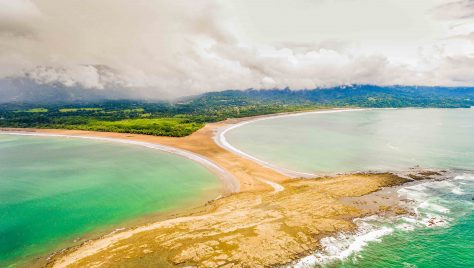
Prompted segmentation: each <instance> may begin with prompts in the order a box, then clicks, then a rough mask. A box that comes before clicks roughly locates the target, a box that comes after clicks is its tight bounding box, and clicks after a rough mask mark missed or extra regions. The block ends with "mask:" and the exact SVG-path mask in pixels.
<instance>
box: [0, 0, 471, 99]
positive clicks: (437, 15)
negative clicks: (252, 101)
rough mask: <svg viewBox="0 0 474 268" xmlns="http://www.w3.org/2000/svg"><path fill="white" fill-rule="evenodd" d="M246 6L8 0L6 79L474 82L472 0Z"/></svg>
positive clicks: (211, 84)
mask: <svg viewBox="0 0 474 268" xmlns="http://www.w3.org/2000/svg"><path fill="white" fill-rule="evenodd" d="M238 2H239V4H238V5H233V4H229V1H219V0H196V1H186V0H134V1H131V0H100V1H98V0H69V1H63V0H14V1H13V0H0V78H3V79H5V78H8V77H27V78H29V79H32V80H33V81H36V82H37V83H39V84H46V85H47V84H57V83H59V84H62V85H64V86H66V87H81V88H84V89H88V90H102V91H107V90H109V89H111V88H123V89H127V90H129V91H130V92H132V93H133V92H137V94H138V93H140V96H141V97H143V98H173V97H178V96H183V95H190V94H196V93H201V92H205V91H216V90H224V89H246V88H257V89H269V88H286V87H289V88H292V89H305V88H318V87H330V86H337V85H346V84H377V85H395V84H397V85H443V86H460V85H462V86H472V85H474V72H472V70H473V69H474V42H473V41H472V40H473V39H472V33H473V32H474V21H473V20H474V1H472V0H462V1H459V0H455V1H444V0H443V1H426V0H420V1H415V2H417V3H416V4H415V3H412V2H414V1H392V0H377V1H375V0H357V1H349V0H334V1H306V0H294V1H286V0H280V1H271V2H268V1H265V0H262V1H243V0H242V1H238ZM354 2H357V3H354ZM400 2H402V3H400ZM272 3H273V4H272ZM355 4H356V5H357V7H360V10H359V9H357V8H356V6H354V8H351V5H355ZM345 8H348V9H350V10H352V11H353V12H351V13H344V10H345ZM291 9H293V11H291ZM250 10H251V11H252V12H250ZM281 12H286V13H284V14H278V13H281ZM392 13H394V14H392ZM275 14H278V16H275ZM324 14H328V17H324V16H323V15H324ZM335 18H336V19H337V20H336V19H335ZM285 19H286V20H287V21H285ZM323 19H324V20H323ZM357 27H358V28H357Z"/></svg>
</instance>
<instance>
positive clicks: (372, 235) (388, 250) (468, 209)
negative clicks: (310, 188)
mask: <svg viewBox="0 0 474 268" xmlns="http://www.w3.org/2000/svg"><path fill="white" fill-rule="evenodd" d="M226 139H227V141H228V142H229V143H230V144H231V145H232V146H234V147H236V148H237V149H239V150H241V151H243V152H244V153H247V154H249V155H251V156H253V157H257V158H258V159H261V160H263V161H265V162H268V163H271V164H276V165H278V166H282V167H285V168H287V169H292V170H296V171H304V172H313V173H335V172H350V171H368V170H378V171H385V170H390V171H400V170H406V169H408V168H412V167H417V166H419V167H420V168H435V169H445V170H447V171H448V173H446V175H445V176H444V178H443V180H440V181H427V182H423V183H414V184H409V185H406V186H402V187H400V188H399V189H397V190H396V191H397V192H396V193H397V194H398V195H399V196H400V197H401V198H402V199H404V205H407V206H409V207H411V208H412V209H413V210H414V211H415V212H416V213H415V214H416V215H411V216H405V215H404V216H397V217H392V218H382V217H377V216H375V217H368V218H363V219H358V220H356V224H357V226H358V229H357V232H355V233H346V234H344V233H342V234H338V235H336V236H334V237H328V238H324V239H323V240H322V241H321V243H322V246H323V248H322V250H321V251H318V252H315V253H314V254H312V255H310V256H308V257H306V258H303V259H302V260H301V261H300V262H298V263H297V264H296V267H319V266H324V267H380V268H382V267H474V109H472V108H471V109H390V110H379V109H376V110H366V111H353V112H339V113H321V114H306V115H301V116H289V117H277V118H271V119H266V120H261V121H256V122H252V123H248V124H245V125H243V126H241V127H238V128H235V129H233V130H231V131H229V132H228V133H227V134H226Z"/></svg>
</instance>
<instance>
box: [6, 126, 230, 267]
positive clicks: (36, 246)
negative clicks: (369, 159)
mask: <svg viewBox="0 0 474 268" xmlns="http://www.w3.org/2000/svg"><path fill="white" fill-rule="evenodd" d="M220 190H221V184H220V183H219V181H218V180H217V178H216V177H215V176H214V175H213V174H212V173H211V172H210V171H208V170H207V169H206V168H204V167H202V166H201V165H199V164H197V163H195V162H193V161H191V160H188V159H185V158H183V157H179V156H175V155H172V154H169V153H165V152H161V151H158V150H153V149H149V148H144V147H139V146H136V145H127V144H117V143H111V142H104V141H93V140H80V139H72V138H50V137H25V136H10V135H0V267H5V266H10V265H14V264H21V263H22V262H23V261H25V260H29V259H30V258H31V257H33V256H37V255H38V254H44V253H48V252H50V251H51V250H54V249H58V247H59V246H65V245H68V244H71V243H72V242H73V241H74V240H76V239H78V238H81V237H83V236H84V235H85V234H87V233H91V232H97V231H100V230H103V231H106V230H110V228H112V227H113V228H115V227H120V226H121V224H123V223H124V222H127V221H129V220H131V219H136V218H139V217H143V216H147V215H151V214H156V213H160V212H167V211H170V210H173V209H177V208H182V207H184V206H189V205H190V203H194V205H196V202H204V199H205V198H208V199H209V198H213V197H215V196H217V195H218V194H219V191H220Z"/></svg>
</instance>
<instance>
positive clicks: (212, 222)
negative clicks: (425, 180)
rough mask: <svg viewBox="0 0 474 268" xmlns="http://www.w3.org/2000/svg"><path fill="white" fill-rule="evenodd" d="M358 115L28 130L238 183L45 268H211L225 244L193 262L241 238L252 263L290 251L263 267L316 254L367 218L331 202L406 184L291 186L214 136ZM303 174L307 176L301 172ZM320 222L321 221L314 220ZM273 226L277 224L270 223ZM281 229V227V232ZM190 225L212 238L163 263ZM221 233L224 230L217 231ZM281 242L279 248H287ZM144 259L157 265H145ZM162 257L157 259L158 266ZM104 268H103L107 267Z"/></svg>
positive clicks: (365, 178)
mask: <svg viewBox="0 0 474 268" xmlns="http://www.w3.org/2000/svg"><path fill="white" fill-rule="evenodd" d="M358 110H362V109H350V110H347V109H346V110H322V111H321V110H318V111H312V112H302V113H301V112H299V113H289V114H288V113H287V114H277V115H264V116H257V117H250V118H240V119H228V120H226V121H223V122H218V123H211V124H207V125H206V126H205V127H204V128H202V129H201V130H198V131H197V132H195V133H193V134H191V135H190V136H188V137H183V138H172V137H156V136H147V135H137V134H124V133H109V132H91V131H78V130H51V129H29V131H32V134H34V135H43V136H44V135H50V136H60V137H72V138H85V139H99V140H106V141H110V140H120V142H124V143H129V144H138V145H142V146H145V147H147V146H149V145H150V144H151V145H153V146H155V147H157V148H154V149H162V148H165V149H168V150H171V151H173V152H174V151H175V150H180V151H185V152H188V153H190V154H191V155H193V157H196V156H197V157H202V159H205V160H208V161H210V162H211V163H213V164H215V165H216V166H218V167H220V168H221V169H223V170H224V171H226V172H228V173H229V174H231V175H232V176H233V177H234V178H235V179H236V180H237V181H238V182H239V186H240V187H239V190H240V191H239V192H234V193H233V194H231V195H227V196H224V197H222V198H219V199H217V200H212V201H210V202H208V204H207V205H205V206H203V207H201V208H199V210H200V211H198V212H195V213H188V215H187V216H186V215H184V214H185V213H184V212H183V214H181V215H174V216H170V218H168V219H164V220H161V221H155V222H152V223H149V224H143V225H140V226H138V227H132V228H128V229H126V230H122V231H118V232H115V231H114V232H112V233H110V234H107V235H104V236H102V237H99V238H96V239H93V240H89V241H86V242H84V243H83V244H81V245H79V246H76V247H72V248H68V249H65V250H63V251H59V252H57V253H56V254H55V255H52V257H51V259H50V260H49V262H48V263H47V264H46V266H48V267H66V266H67V265H69V264H71V266H72V267H81V266H84V265H85V266H94V265H98V264H99V265H100V264H104V265H107V261H105V262H102V261H100V260H101V259H103V258H104V257H105V256H108V258H110V259H108V261H116V262H117V263H127V264H129V263H130V261H131V259H137V260H138V261H143V258H145V259H146V261H149V262H152V261H160V260H161V261H163V262H161V263H159V264H160V265H170V263H171V264H172V265H182V264H185V265H188V264H199V265H201V266H203V267H206V266H209V267H212V266H213V265H214V266H215V265H221V264H222V262H223V261H224V260H222V259H220V258H222V255H223V254H224V253H222V250H224V251H226V250H228V249H227V247H229V245H225V246H224V249H222V250H220V251H219V250H217V249H216V250H215V252H217V253H222V254H220V256H219V255H216V256H212V258H213V262H208V261H206V259H209V258H208V256H207V257H206V258H204V259H203V258H201V257H202V256H201V255H202V254H205V252H207V251H206V250H205V249H206V248H207V249H208V248H209V247H220V246H222V245H221V244H222V243H228V242H222V241H230V240H227V239H231V240H234V239H241V240H242V241H241V242H240V243H239V244H240V246H241V247H242V246H246V247H247V248H245V250H244V252H245V254H257V256H259V255H262V254H263V255H262V256H264V255H265V254H282V251H281V250H283V249H284V250H286V249H287V248H292V251H291V252H286V253H283V255H280V259H275V260H271V259H268V258H269V257H265V256H264V258H261V259H259V263H261V264H262V265H264V266H266V265H280V264H287V263H290V262H291V261H293V260H295V259H299V258H301V257H304V256H307V255H309V254H311V253H312V252H314V251H315V250H316V249H318V248H319V246H320V244H319V241H320V239H321V238H323V237H328V236H330V235H333V234H337V233H339V232H344V231H349V232H350V231H353V230H354V228H355V225H354V223H353V222H352V220H353V219H355V218H358V217H361V216H364V215H367V213H368V212H364V210H363V209H361V208H357V206H356V205H355V203H352V205H351V204H343V203H341V202H340V201H339V198H341V197H344V196H348V197H354V198H355V199H358V198H360V197H362V196H367V195H370V194H371V193H373V192H377V191H379V190H380V189H382V188H384V187H392V186H396V185H401V184H404V183H406V182H407V181H409V180H407V179H406V178H402V177H400V176H397V175H394V174H389V173H348V174H340V175H337V176H331V177H329V176H324V177H321V176H320V177H318V178H314V177H316V175H314V176H300V177H305V178H308V177H313V178H314V179H304V180H298V179H293V178H294V177H295V176H296V175H297V174H295V173H292V174H291V173H288V172H282V170H281V169H275V168H274V167H272V165H263V164H262V163H259V162H258V161H255V160H254V159H248V158H246V157H245V156H244V155H240V154H237V153H236V152H234V151H229V150H228V148H226V147H225V146H222V144H218V142H219V137H220V136H222V137H223V135H224V134H225V132H224V133H223V130H231V129H233V128H235V127H237V126H240V125H243V124H248V123H250V122H253V121H258V120H266V119H271V118H274V117H279V116H298V115H304V114H307V113H328V112H343V111H358ZM5 130H9V131H12V129H0V133H1V131H5ZM13 131H18V132H20V133H21V132H22V131H28V129H13ZM23 134H25V132H23ZM30 135H31V134H30ZM224 140H225V138H224ZM221 141H222V140H221ZM192 160H195V159H192ZM201 164H202V163H201ZM287 171H288V170H287ZM300 175H301V173H300ZM306 175H313V174H309V173H306ZM333 183H334V184H337V188H333V187H336V186H333V185H331V184H333ZM354 184H358V188H359V189H353V188H354ZM308 187H309V188H308ZM321 187H322V188H321ZM328 187H329V188H328ZM326 188H327V189H328V190H327V191H323V193H321V189H326ZM234 189H235V188H234ZM293 195H300V196H301V200H296V201H295V200H294V196H293ZM315 199H317V200H319V202H320V203H322V204H323V206H322V207H320V210H321V211H316V212H317V214H314V213H316V212H315V211H314V210H315V209H316V210H317V208H318V207H319V206H321V204H320V203H314V200H315ZM324 202H329V203H324ZM268 206H271V207H275V206H276V207H278V209H274V210H270V211H269V210H268V209H269V207H268ZM321 213H322V214H321ZM371 213H372V214H370V215H373V214H376V212H375V211H373V212H371ZM234 214H236V215H234ZM278 215H284V216H278ZM236 216H237V217H236ZM321 216H323V217H322V218H321ZM294 217H296V218H294ZM275 222H278V224H277V223H275ZM282 224H283V225H284V226H288V227H285V228H284V229H281V226H282ZM181 225H186V226H188V225H189V226H191V227H192V228H191V227H190V229H189V230H187V232H185V233H184V234H183V233H180V232H181V231H183V230H186V228H184V229H183V227H182V226H181ZM194 225H201V228H202V227H203V226H205V227H206V228H204V229H202V232H204V233H202V234H204V235H206V234H207V233H208V232H209V230H210V229H211V230H214V229H215V230H214V232H215V234H214V235H213V239H212V240H210V239H207V240H206V241H201V240H202V239H203V238H202V237H201V236H202V234H196V236H195V237H194V238H189V237H188V238H189V243H190V244H191V245H193V247H191V246H190V247H187V248H186V247H185V245H183V243H181V246H179V244H180V243H178V244H177V245H178V248H179V247H180V248H179V251H176V252H182V253H183V252H184V253H183V254H184V255H183V254H178V253H176V252H175V253H176V254H175V255H174V256H171V257H170V253H169V252H168V250H169V248H170V247H173V246H174V247H176V246H177V245H170V244H167V243H166V241H167V240H170V241H171V240H172V241H176V240H179V239H180V238H181V237H186V236H189V235H191V233H193V232H199V230H200V229H199V226H198V227H196V226H194ZM227 225H231V226H227ZM179 226H181V227H179ZM222 226H225V228H224V230H223V229H222V228H223V227H222ZM262 226H264V227H262ZM229 228H230V229H229ZM262 228H263V229H262ZM288 228H289V229H288ZM308 228H309V229H308ZM250 229H251V230H252V231H251V233H253V232H257V236H258V237H259V238H258V239H257V238H256V237H255V238H254V237H252V236H249V234H250V233H248V232H249V231H250ZM204 230H207V231H204ZM229 230H232V231H229ZM297 230H299V231H297ZM171 231H172V232H173V233H172V234H169V233H168V232H171ZM163 232H164V233H165V234H166V233H168V235H171V237H167V240H164V241H161V243H160V244H155V245H153V246H151V245H150V244H152V243H155V242H156V237H157V235H158V236H161V235H163V234H162V233H163ZM229 232H230V233H235V232H237V237H235V235H231V236H227V235H226V234H228V233H229ZM260 232H263V233H260ZM281 232H283V233H284V234H283V233H281ZM278 234H280V236H277V237H272V235H278ZM308 235H309V236H308ZM215 236H219V237H220V236H223V237H220V239H217V241H221V240H222V241H221V242H216V240H215V239H214V237H215ZM311 236H313V238H311ZM279 237H285V238H286V239H287V240H288V241H290V240H291V241H293V242H292V243H291V244H289V245H284V246H282V247H280V248H274V249H273V250H270V251H269V252H265V251H264V252H262V251H261V249H259V248H258V247H257V248H254V246H258V245H259V244H260V243H262V242H265V241H266V239H269V238H272V239H270V240H269V241H268V242H269V243H270V242H271V243H276V242H275V239H277V240H278V238H279ZM249 239H250V240H249ZM252 239H253V240H252ZM255 239H257V240H255ZM288 241H280V242H281V243H287V242H288ZM294 241H298V243H294ZM183 242H186V241H183ZM186 243H187V242H186ZM216 243H218V245H216ZM265 243H266V242H265ZM277 244H278V243H277ZM119 245H121V246H122V247H123V248H121V247H120V246H119ZM163 245H165V246H166V247H168V248H167V249H166V250H165V251H164V250H163V248H162V246H163ZM183 247H185V248H183ZM203 247H204V248H203ZM232 247H234V246H232ZM127 248H133V253H130V252H131V251H127ZM130 250H131V249H130ZM203 250H204V252H203ZM114 252H122V253H123V255H117V254H116V253H114ZM244 252H238V253H235V254H230V255H228V256H227V258H228V257H229V256H233V255H234V256H240V259H239V260H240V261H245V259H250V256H249V255H242V254H244ZM185 253H186V254H185ZM130 254H132V255H130ZM285 254H286V255H285ZM224 255H225V254H224ZM200 256H201V257H200ZM251 256H253V257H254V258H255V257H256V256H255V255H251ZM150 257H151V258H159V259H158V260H155V259H149V258H150ZM114 258H116V259H114ZM163 258H164V259H165V260H163ZM236 261H237V260H236ZM272 261H273V262H272ZM237 263H239V262H237ZM108 264H109V265H110V262H109V263H108ZM141 264H144V263H141ZM247 264H248V263H247Z"/></svg>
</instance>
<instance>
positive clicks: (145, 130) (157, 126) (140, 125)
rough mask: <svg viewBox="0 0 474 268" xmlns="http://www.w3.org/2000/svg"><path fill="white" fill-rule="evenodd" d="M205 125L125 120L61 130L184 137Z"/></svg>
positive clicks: (183, 121) (170, 120)
mask: <svg viewBox="0 0 474 268" xmlns="http://www.w3.org/2000/svg"><path fill="white" fill-rule="evenodd" d="M203 126H204V124H202V123H195V122H189V121H188V120H186V119H182V118H154V119H125V120H119V121H98V120H90V121H89V122H87V123H86V124H78V125H65V126H61V128H68V129H79V130H91V131H106V132H120V133H133V134H146V135H156V136H174V137H183V136H187V135H190V134H191V133H193V132H195V131H196V130H198V129H200V128H202V127H203Z"/></svg>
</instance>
